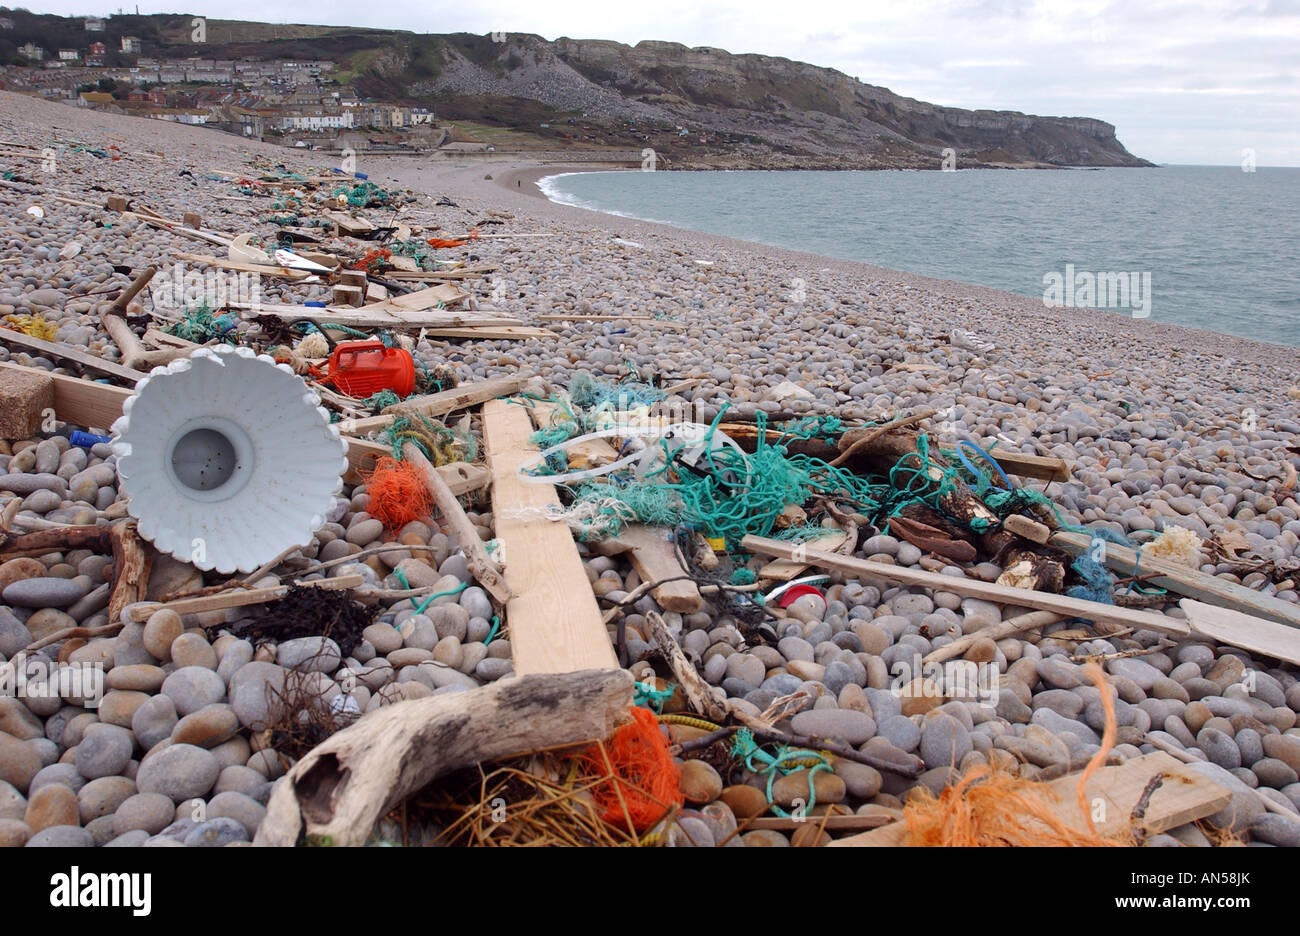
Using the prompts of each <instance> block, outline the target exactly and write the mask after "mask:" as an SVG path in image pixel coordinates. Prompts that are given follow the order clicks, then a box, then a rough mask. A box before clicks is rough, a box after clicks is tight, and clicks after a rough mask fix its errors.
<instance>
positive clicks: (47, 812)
mask: <svg viewBox="0 0 1300 936" xmlns="http://www.w3.org/2000/svg"><path fill="white" fill-rule="evenodd" d="M23 821H24V822H26V823H27V827H28V828H29V829H31V830H32V832H33V833H36V832H40V831H41V830H42V829H48V828H50V827H51V826H69V825H70V826H76V825H81V817H80V810H79V809H78V806H77V794H76V793H74V792H72V790H70V789H69V788H68V787H65V786H64V785H63V784H61V783H51V784H49V785H48V786H44V787H41V788H40V789H39V790H37V791H36V792H35V793H33V794H32V798H31V799H30V800H28V801H27V815H25V816H24V817H23Z"/></svg>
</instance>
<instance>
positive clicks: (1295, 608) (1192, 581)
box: [1051, 531, 1300, 627]
mask: <svg viewBox="0 0 1300 936" xmlns="http://www.w3.org/2000/svg"><path fill="white" fill-rule="evenodd" d="M1103 542H1104V541H1103ZM1051 543H1052V545H1053V546H1057V547H1060V548H1061V549H1063V550H1065V551H1066V552H1068V553H1070V554H1071V555H1074V556H1081V555H1083V554H1084V553H1086V552H1088V551H1089V550H1090V549H1091V548H1092V539H1091V538H1090V537H1089V536H1088V535H1087V534H1086V533H1068V532H1065V531H1059V532H1056V533H1053V534H1052V539H1051ZM1104 546H1105V549H1104V550H1099V552H1101V555H1102V562H1104V563H1105V565H1106V567H1107V568H1109V569H1112V570H1114V571H1116V572H1119V573H1120V574H1121V575H1132V574H1134V570H1137V571H1138V572H1140V573H1142V574H1143V575H1149V574H1151V573H1152V572H1158V573H1159V575H1157V576H1156V577H1155V578H1153V579H1147V580H1146V581H1148V582H1149V583H1150V584H1152V585H1155V586H1157V587H1159V588H1167V589H1169V590H1170V591H1174V592H1177V593H1178V594H1180V595H1186V596H1187V597H1188V598H1195V599H1197V600H1198V601H1204V602H1205V603H1206V604H1212V605H1218V606H1219V607H1220V608H1230V609H1232V610H1233V611H1240V612H1242V613H1243V614H1249V615H1252V616H1253V617H1257V618H1266V619H1268V620H1270V621H1277V622H1278V623H1279V624H1286V625H1287V626H1288V627H1300V605H1293V604H1291V603H1290V602H1289V601H1283V600H1282V599H1280V598H1274V597H1273V596H1271V595H1265V594H1263V593H1262V592H1257V591H1255V590H1254V589H1253V588H1247V587H1246V586H1244V585H1238V584H1236V583H1235V582H1226V581H1224V580H1223V579H1221V578H1216V577H1215V576H1213V575H1206V574H1205V573H1204V572H1201V571H1199V570H1198V569H1189V568H1187V567H1186V566H1180V565H1177V564H1176V563H1173V562H1170V561H1168V560H1167V559H1159V558H1157V557H1155V556H1148V555H1146V554H1145V553H1143V555H1142V558H1141V561H1140V562H1139V560H1138V554H1137V552H1135V551H1134V550H1132V549H1129V548H1128V547H1127V546H1120V545H1119V544H1117V543H1109V542H1104Z"/></svg>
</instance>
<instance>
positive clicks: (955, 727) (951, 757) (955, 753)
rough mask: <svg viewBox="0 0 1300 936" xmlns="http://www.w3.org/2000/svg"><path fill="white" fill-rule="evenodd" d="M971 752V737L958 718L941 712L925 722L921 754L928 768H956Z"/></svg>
mask: <svg viewBox="0 0 1300 936" xmlns="http://www.w3.org/2000/svg"><path fill="white" fill-rule="evenodd" d="M970 751H971V740H970V735H969V734H968V733H967V731H966V728H965V727H964V726H963V725H962V723H961V722H959V721H958V720H957V719H956V718H954V717H953V716H951V715H949V714H947V713H946V712H941V713H939V714H936V715H934V716H931V717H929V718H927V719H926V720H925V724H924V725H923V726H922V728H921V751H920V753H921V759H922V760H924V761H925V766H926V767H929V768H931V769H933V768H935V767H955V766H956V765H958V764H960V763H961V759H962V758H963V757H965V756H966V755H967V754H969V753H970Z"/></svg>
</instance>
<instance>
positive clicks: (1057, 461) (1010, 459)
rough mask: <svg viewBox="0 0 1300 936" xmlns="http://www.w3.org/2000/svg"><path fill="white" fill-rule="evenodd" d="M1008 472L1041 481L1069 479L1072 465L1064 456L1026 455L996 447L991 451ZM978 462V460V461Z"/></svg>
mask: <svg viewBox="0 0 1300 936" xmlns="http://www.w3.org/2000/svg"><path fill="white" fill-rule="evenodd" d="M989 454H990V455H992V456H993V460H994V461H996V462H997V463H998V464H999V465H1000V466H1001V467H1002V470H1003V471H1005V472H1006V473H1007V474H1012V475H1017V476H1018V477H1021V478H1035V479H1037V480H1039V481H1062V482H1064V481H1069V480H1070V466H1069V465H1067V464H1066V463H1065V459H1063V458H1049V457H1044V456H1042V455H1026V454H1025V453H1023V452H1014V451H1011V450H1010V449H994V450H993V451H992V452H990V453H989ZM976 464H978V462H977V463H976Z"/></svg>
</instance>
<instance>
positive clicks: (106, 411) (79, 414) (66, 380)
mask: <svg viewBox="0 0 1300 936" xmlns="http://www.w3.org/2000/svg"><path fill="white" fill-rule="evenodd" d="M0 367H11V368H14V369H16V370H20V371H31V372H33V373H36V374H42V375H45V376H47V377H51V378H53V380H54V415H55V417H56V418H57V419H59V420H61V421H62V422H66V423H72V425H74V426H85V427H86V428H87V429H92V428H93V429H108V428H110V427H111V426H112V425H113V423H114V421H115V420H116V419H117V417H119V416H121V415H122V404H123V403H125V402H126V399H127V397H129V396H130V395H131V391H130V390H127V389H126V388H125V387H112V386H109V385H108V384H102V383H95V382H94V381H93V380H82V379H81V378H80V377H70V376H68V375H67V374H51V373H50V372H49V371H47V370H43V369H42V368H39V367H23V366H22V365H21V364H14V363H13V362H10V361H6V362H3V363H0Z"/></svg>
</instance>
